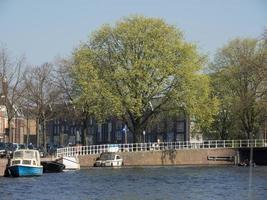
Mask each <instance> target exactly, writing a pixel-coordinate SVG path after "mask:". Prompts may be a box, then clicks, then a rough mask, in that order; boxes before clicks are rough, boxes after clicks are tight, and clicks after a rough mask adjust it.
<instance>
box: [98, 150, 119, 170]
mask: <svg viewBox="0 0 267 200" xmlns="http://www.w3.org/2000/svg"><path fill="white" fill-rule="evenodd" d="M122 165H123V159H122V158H121V157H120V156H119V155H118V154H115V153H114V152H105V153H101V155H100V157H99V158H97V160H96V162H95V164H94V166H95V167H120V166H122Z"/></svg>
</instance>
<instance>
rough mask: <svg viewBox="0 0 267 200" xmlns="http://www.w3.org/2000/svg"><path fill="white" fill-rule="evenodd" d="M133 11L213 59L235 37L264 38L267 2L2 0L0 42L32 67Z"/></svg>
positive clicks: (69, 49)
mask: <svg viewBox="0 0 267 200" xmlns="http://www.w3.org/2000/svg"><path fill="white" fill-rule="evenodd" d="M130 15H143V16H147V17H157V18H162V19H164V20H165V21H166V22H167V23H168V24H172V25H175V26H177V28H179V29H181V30H182V31H183V33H184V36H185V39H186V40H187V41H189V42H194V43H196V44H197V46H198V49H199V51H200V52H201V53H203V54H207V55H208V56H209V58H210V59H212V57H213V55H214V54H215V52H216V50H217V49H218V48H221V47H222V46H223V45H225V44H227V42H229V41H230V40H231V39H234V38H236V37H240V38H244V37H256V38H259V37H260V36H261V34H262V33H263V31H264V29H265V28H267V0H0V46H2V47H5V48H7V49H8V51H9V53H10V55H11V57H19V56H21V55H24V56H25V57H26V59H27V62H28V63H29V64H32V65H40V64H42V63H44V62H53V61H54V60H55V58H57V57H67V56H70V55H71V52H72V51H73V49H74V48H75V47H78V46H79V44H80V43H81V42H86V41H87V40H88V38H89V37H90V34H91V33H92V32H93V31H95V30H97V29H98V28H100V27H101V26H102V25H103V24H114V23H115V22H116V21H118V20H120V19H122V18H123V17H127V16H130Z"/></svg>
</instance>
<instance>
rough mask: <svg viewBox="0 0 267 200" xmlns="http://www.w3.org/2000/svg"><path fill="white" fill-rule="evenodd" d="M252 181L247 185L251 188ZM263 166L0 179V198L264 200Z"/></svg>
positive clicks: (94, 170)
mask: <svg viewBox="0 0 267 200" xmlns="http://www.w3.org/2000/svg"><path fill="white" fill-rule="evenodd" d="M249 181H251V187H249V185H250V184H249ZM266 193H267V167H256V168H253V169H252V176H251V178H249V168H246V167H232V166H231V167H150V168H149V167H145V168H121V169H100V168H92V169H84V170H80V171H72V172H71V171H69V172H64V173H59V174H44V175H43V176H41V177H30V178H4V177H0V200H20V199H21V200H22V199H23V200H26V199H38V200H98V199H99V200H100V199H101V200H105V199H114V200H119V199H122V200H136V199H138V200H139V199H142V200H157V199H158V200H173V199H175V200H176V199H178V200H179V199H205V200H209V199H210V200H214V199H216V200H220V199H223V200H225V199H233V200H235V199H242V200H246V199H253V200H261V199H262V200H266Z"/></svg>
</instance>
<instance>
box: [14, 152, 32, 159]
mask: <svg viewBox="0 0 267 200" xmlns="http://www.w3.org/2000/svg"><path fill="white" fill-rule="evenodd" d="M13 157H14V158H25V159H32V158H35V155H34V151H16V152H15V153H14V155H13Z"/></svg>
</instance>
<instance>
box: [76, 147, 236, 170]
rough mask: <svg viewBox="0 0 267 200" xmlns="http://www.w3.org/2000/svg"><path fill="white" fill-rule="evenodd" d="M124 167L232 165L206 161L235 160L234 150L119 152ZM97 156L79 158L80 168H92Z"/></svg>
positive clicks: (227, 162)
mask: <svg viewBox="0 0 267 200" xmlns="http://www.w3.org/2000/svg"><path fill="white" fill-rule="evenodd" d="M118 154H119V155H121V156H122V158H123V162H124V165H125V166H165V165H166V166H167V165H229V164H230V165H233V164H234V159H233V160H231V161H226V160H223V159H222V160H220V159H218V160H215V159H208V157H214V158H215V157H218V158H224V157H225V158H227V157H229V158H230V157H232V158H235V157H236V155H237V151H236V149H190V150H176V151H175V150H166V151H147V152H120V153H118ZM98 156H99V155H84V156H79V160H80V164H81V167H92V166H93V164H94V162H95V159H96V158H97V157H98Z"/></svg>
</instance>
